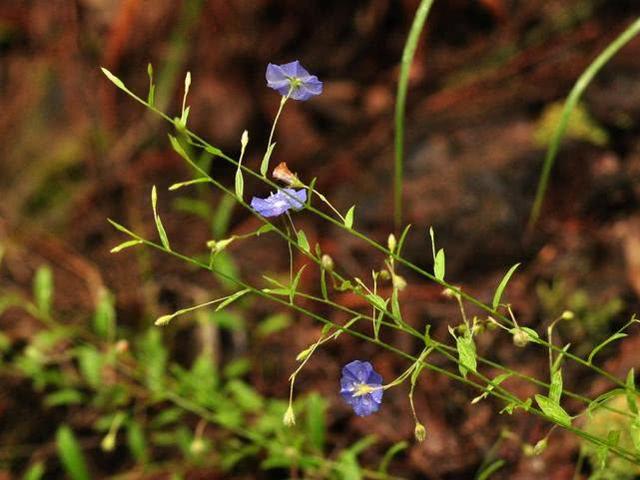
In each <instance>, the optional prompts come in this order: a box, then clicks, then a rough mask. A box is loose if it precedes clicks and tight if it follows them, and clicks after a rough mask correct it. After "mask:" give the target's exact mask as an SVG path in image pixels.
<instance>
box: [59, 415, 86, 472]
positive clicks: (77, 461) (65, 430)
mask: <svg viewBox="0 0 640 480" xmlns="http://www.w3.org/2000/svg"><path fill="white" fill-rule="evenodd" d="M56 446H57V449H58V455H59V456H60V460H61V461H62V465H63V466H64V469H65V471H66V472H67V474H68V475H69V477H70V478H71V479H72V480H90V478H91V476H90V475H89V469H88V468H87V463H86V461H85V458H84V454H83V453H82V449H81V448H80V444H79V443H78V440H76V437H75V435H74V434H73V431H72V430H71V429H70V428H69V427H68V426H66V425H62V426H61V427H59V428H58V431H57V432H56Z"/></svg>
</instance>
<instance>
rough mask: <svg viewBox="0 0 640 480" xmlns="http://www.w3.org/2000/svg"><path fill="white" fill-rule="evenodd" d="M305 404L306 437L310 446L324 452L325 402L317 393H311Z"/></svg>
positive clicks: (325, 429)
mask: <svg viewBox="0 0 640 480" xmlns="http://www.w3.org/2000/svg"><path fill="white" fill-rule="evenodd" d="M306 406H307V416H306V430H307V434H306V438H307V439H308V440H309V443H310V444H311V448H312V449H313V450H315V451H316V452H318V453H320V454H321V453H323V452H324V446H325V439H326V436H327V422H326V410H327V402H326V400H325V399H324V398H322V397H321V396H320V395H318V394H317V393H313V394H311V395H309V398H307V402H306Z"/></svg>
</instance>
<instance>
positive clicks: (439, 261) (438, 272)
mask: <svg viewBox="0 0 640 480" xmlns="http://www.w3.org/2000/svg"><path fill="white" fill-rule="evenodd" d="M444 273H445V258H444V249H443V248H441V249H440V250H438V253H437V254H436V259H435V263H434V264H433V274H434V275H435V277H436V278H437V279H438V280H440V281H442V280H444Z"/></svg>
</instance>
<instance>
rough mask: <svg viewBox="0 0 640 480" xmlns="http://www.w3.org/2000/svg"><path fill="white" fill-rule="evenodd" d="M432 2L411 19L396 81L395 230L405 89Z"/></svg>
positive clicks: (399, 216) (401, 171)
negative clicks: (398, 76)
mask: <svg viewBox="0 0 640 480" xmlns="http://www.w3.org/2000/svg"><path fill="white" fill-rule="evenodd" d="M432 4H433V0H422V1H421V2H420V6H419V7H418V10H417V11H416V15H415V17H413V23H412V24H411V29H410V30H409V36H408V37H407V42H406V43H405V44H404V50H403V52H402V62H401V63H400V78H399V79H398V90H397V93H396V112H395V124H396V132H395V133H396V135H395V152H396V154H395V162H394V165H395V167H394V193H393V218H394V222H395V225H396V228H397V229H399V228H400V225H401V224H402V184H403V175H404V169H403V166H404V165H403V162H404V159H403V157H404V114H405V109H406V103H407V89H408V87H409V71H410V70H411V64H412V63H413V56H414V54H415V53H416V47H417V46H418V39H419V38H420V33H422V29H423V28H424V23H425V21H426V19H427V15H428V14H429V10H430V9H431V5H432Z"/></svg>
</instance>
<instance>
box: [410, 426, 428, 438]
mask: <svg viewBox="0 0 640 480" xmlns="http://www.w3.org/2000/svg"><path fill="white" fill-rule="evenodd" d="M413 435H414V436H415V437H416V440H417V441H419V442H424V439H425V438H427V429H426V428H424V425H422V424H421V423H419V422H418V423H416V428H415V430H414V431H413Z"/></svg>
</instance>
